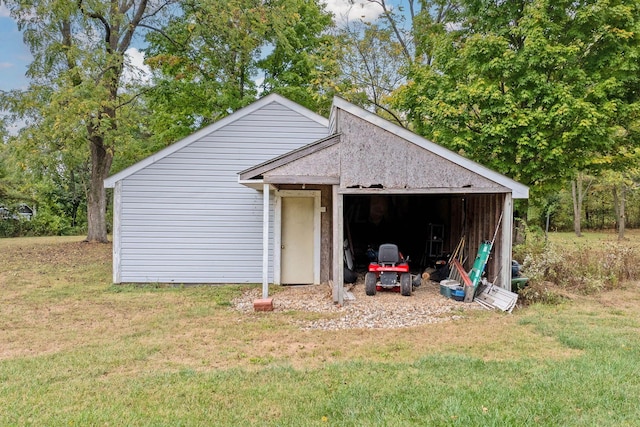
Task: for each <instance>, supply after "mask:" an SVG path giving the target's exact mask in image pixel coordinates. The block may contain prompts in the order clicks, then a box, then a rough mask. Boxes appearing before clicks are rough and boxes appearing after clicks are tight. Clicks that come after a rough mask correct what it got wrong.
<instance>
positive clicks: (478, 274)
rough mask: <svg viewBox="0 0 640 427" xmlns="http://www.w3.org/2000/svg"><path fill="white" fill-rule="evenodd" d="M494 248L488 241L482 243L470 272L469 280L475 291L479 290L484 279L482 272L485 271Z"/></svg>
mask: <svg viewBox="0 0 640 427" xmlns="http://www.w3.org/2000/svg"><path fill="white" fill-rule="evenodd" d="M492 247H493V243H492V242H490V241H488V240H486V241H484V242H482V243H481V244H480V247H479V248H478V255H476V260H475V261H474V262H473V267H472V268H471V271H470V272H469V279H471V285H473V289H474V290H475V289H477V288H478V284H479V283H480V279H481V278H482V272H483V271H484V267H485V266H486V265H487V261H488V260H489V255H490V254H491V248H492Z"/></svg>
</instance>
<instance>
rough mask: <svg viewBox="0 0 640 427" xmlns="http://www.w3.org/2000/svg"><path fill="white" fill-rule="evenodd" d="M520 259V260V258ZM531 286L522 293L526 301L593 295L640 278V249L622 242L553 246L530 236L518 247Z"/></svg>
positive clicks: (536, 234)
mask: <svg viewBox="0 0 640 427" xmlns="http://www.w3.org/2000/svg"><path fill="white" fill-rule="evenodd" d="M518 257H520V258H518ZM514 259H518V260H522V266H523V272H524V275H525V276H527V277H528V278H529V279H530V284H529V286H527V287H525V288H524V289H523V290H521V291H520V295H521V296H522V297H523V299H524V300H525V302H542V303H557V302H560V301H562V300H564V299H565V298H566V295H567V292H569V293H577V294H583V295H587V294H593V293H596V292H600V291H603V290H609V289H615V288H617V287H620V286H622V284H623V283H624V282H626V281H631V280H638V279H640V250H639V249H638V248H637V247H635V248H634V247H632V246H629V245H628V244H626V243H624V242H623V243H620V242H606V241H602V242H597V243H594V242H591V243H584V242H579V243H569V244H561V245H558V244H553V243H550V242H545V241H544V239H542V238H541V237H540V235H539V234H538V233H529V234H528V235H527V239H526V240H525V242H524V243H523V244H521V245H518V246H516V247H514Z"/></svg>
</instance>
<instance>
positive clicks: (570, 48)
mask: <svg viewBox="0 0 640 427" xmlns="http://www.w3.org/2000/svg"><path fill="white" fill-rule="evenodd" d="M462 3H463V7H462V8H461V14H460V17H459V21H458V25H456V26H455V27H453V28H451V31H449V32H447V33H446V35H445V37H443V38H442V39H441V40H440V41H439V43H438V45H437V46H436V48H435V51H434V59H433V62H432V63H431V64H430V65H429V64H426V65H425V64H417V65H416V66H414V67H413V68H412V70H411V75H410V81H409V82H408V84H407V85H406V86H405V87H404V88H403V89H402V90H401V91H399V93H398V94H397V98H396V106H397V107H398V108H401V109H404V110H405V111H408V114H409V117H410V119H411V120H412V124H413V125H414V126H415V128H416V130H417V131H418V132H420V133H422V134H424V135H427V136H428V137H430V138H431V139H433V140H435V141H437V142H440V143H442V144H444V145H447V146H448V147H450V148H452V149H454V150H456V151H459V152H463V153H465V154H466V155H467V156H469V157H471V158H473V159H475V160H478V161H480V162H482V163H484V164H486V165H487V166H489V167H492V168H494V169H496V170H498V171H500V172H502V173H505V174H507V175H510V176H512V177H514V178H516V179H519V180H520V181H522V182H523V183H525V184H528V185H534V186H535V187H534V193H536V192H538V191H541V190H542V189H543V188H545V187H546V188H552V187H553V188H555V187H558V186H560V185H561V184H562V183H564V182H566V181H568V180H569V179H571V178H572V177H573V176H574V175H575V173H577V172H578V171H586V170H588V169H589V168H591V167H593V166H594V164H595V163H596V159H598V158H599V157H601V156H603V155H606V154H609V153H611V152H613V151H616V150H618V149H619V148H620V147H621V146H624V145H634V144H637V142H638V141H637V139H635V138H632V137H625V138H621V137H619V136H618V135H621V134H623V133H624V131H622V132H621V131H620V129H623V130H624V129H628V128H629V126H630V123H632V122H633V120H634V119H632V117H633V115H634V114H636V113H635V112H636V111H637V101H638V91H637V87H638V83H639V82H640V80H639V75H638V72H637V70H638V61H639V58H640V55H639V52H640V51H639V50H638V42H639V41H640V34H639V33H638V31H637V29H638V17H639V16H640V7H639V2H638V1H637V0H582V1H574V0H559V1H558V0H556V1H550V0H526V1H519V2H509V1H507V2H502V1H500V2H496V1H488V0H468V1H463V2H462ZM634 88H635V89H634Z"/></svg>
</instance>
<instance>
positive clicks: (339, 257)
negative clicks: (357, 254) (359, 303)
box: [332, 185, 344, 305]
mask: <svg viewBox="0 0 640 427" xmlns="http://www.w3.org/2000/svg"><path fill="white" fill-rule="evenodd" d="M338 189H339V186H338V185H334V186H333V187H332V193H333V194H332V200H333V209H332V211H333V302H334V303H337V304H340V305H342V304H344V284H343V282H344V265H343V264H344V262H343V259H344V248H343V246H342V245H343V241H344V229H343V216H342V198H343V195H342V194H340V193H339V192H338Z"/></svg>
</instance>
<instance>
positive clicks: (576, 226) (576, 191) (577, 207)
mask: <svg viewBox="0 0 640 427" xmlns="http://www.w3.org/2000/svg"><path fill="white" fill-rule="evenodd" d="M571 196H572V199H573V231H574V232H575V233H576V236H578V237H582V231H581V227H580V220H581V218H582V179H581V178H580V175H578V177H577V178H576V179H575V180H573V181H571Z"/></svg>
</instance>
